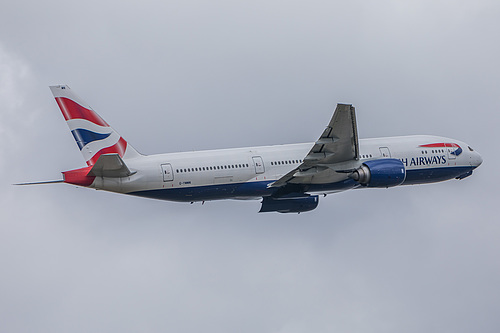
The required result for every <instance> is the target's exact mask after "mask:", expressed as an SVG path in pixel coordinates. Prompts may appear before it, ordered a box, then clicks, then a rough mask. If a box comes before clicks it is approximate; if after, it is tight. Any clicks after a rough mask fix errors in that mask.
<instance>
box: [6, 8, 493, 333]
mask: <svg viewBox="0 0 500 333" xmlns="http://www.w3.org/2000/svg"><path fill="white" fill-rule="evenodd" d="M499 32H500V3H499V2H498V1H493V0H492V1H486V0H475V1H436V0H432V1H430V0H419V1H341V2H340V1H308V2H304V1H259V0H257V1H219V0H216V1H190V0H188V1H175V2H173V1H149V0H146V1H141V2H137V3H136V4H133V3H130V2H123V1H103V0H99V1H94V0H91V1H84V2H82V1H79V2H73V1H52V0H48V1H9V2H4V3H2V5H0V154H1V157H0V173H1V174H2V182H1V183H0V211H1V223H0V267H1V271H0V331H2V332H112V331H113V332H218V333H219V332H249V333H250V332H252V333H255V332H283V333H285V332H286V333H288V332H410V333H413V332H415V333H421V332H453V333H457V332H498V330H499V328H500V317H499V316H498V309H499V308H500V287H499V286H500V262H499V251H500V227H499V224H498V216H497V215H498V204H499V195H498V188H499V185H500V184H499V183H500V181H499V176H498V165H500V158H499V155H498V147H497V144H496V140H497V133H498V126H499V124H500V121H499V120H500V116H499V110H500V97H499V96H500V93H499V88H500V84H499V82H500V69H499V68H500V67H499V66H498V61H499V59H500V46H499V43H498V41H499V39H500V36H499ZM52 84H68V85H70V86H71V88H72V89H73V90H75V91H76V92H77V93H78V94H79V95H80V96H81V97H83V98H84V99H85V100H86V101H87V102H88V103H89V104H90V105H92V107H93V108H94V109H95V110H96V111H97V112H99V113H100V114H101V115H102V116H103V118H104V119H106V121H107V122H108V123H110V124H111V125H112V126H113V127H114V128H115V129H117V130H118V131H119V132H120V134H121V135H122V136H124V137H125V138H126V139H127V140H128V141H129V142H130V143H131V144H132V145H133V146H134V147H135V148H136V149H137V150H138V151H140V152H142V153H144V154H154V153H162V152H175V151H186V150H202V149H215V148H229V147H240V146H254V145H265V144H280V143H296V142H311V141H314V140H316V139H317V138H318V137H319V135H320V134H321V133H322V131H323V129H324V127H325V126H326V124H327V123H328V121H329V119H330V117H331V115H332V113H333V111H334V109H335V105H336V103H338V102H343V103H352V104H354V105H355V107H356V112H357V118H358V119H357V120H358V133H359V135H360V137H361V138H368V137H380V136H394V135H405V134H434V135H442V136H446V137H451V138H456V139H458V140H462V141H465V142H467V143H468V144H469V145H471V146H472V147H474V148H475V149H476V150H478V151H479V152H480V153H481V154H482V156H483V159H484V163H483V165H482V166H481V167H480V168H479V169H477V170H476V171H475V172H474V175H473V176H472V177H469V178H467V179H465V180H463V181H455V180H454V181H448V182H445V183H440V184H432V185H423V186H411V187H399V188H394V189H389V190H382V189H376V190H364V191H362V190H360V191H348V192H345V193H340V194H336V195H330V196H328V197H326V198H321V200H320V205H319V207H318V208H317V209H316V210H315V211H312V212H310V213H304V214H300V215H296V214H292V215H290V214H277V213H276V214H258V213H257V211H258V210H259V208H260V204H259V201H248V202H240V201H217V202H207V203H205V205H203V206H202V205H201V204H194V205H189V204H182V203H171V202H162V201H154V200H149V199H142V198H135V197H127V196H124V195H118V194H113V193H106V192H97V191H94V190H89V189H81V188H76V187H74V186H70V185H65V184H56V185H47V186H35V187H14V186H12V185H11V184H13V183H17V182H23V181H35V180H52V179H60V177H61V174H60V172H61V171H66V170H70V169H75V168H80V167H83V166H84V165H85V163H84V161H83V158H82V156H81V155H80V153H79V151H78V149H77V146H76V144H75V143H74V141H73V138H72V136H71V134H70V132H69V131H68V129H67V126H66V124H65V123H64V119H63V117H62V116H61V114H60V111H59V109H58V108H57V105H56V103H55V102H54V100H53V97H52V95H51V93H50V90H49V89H48V86H49V85H52Z"/></svg>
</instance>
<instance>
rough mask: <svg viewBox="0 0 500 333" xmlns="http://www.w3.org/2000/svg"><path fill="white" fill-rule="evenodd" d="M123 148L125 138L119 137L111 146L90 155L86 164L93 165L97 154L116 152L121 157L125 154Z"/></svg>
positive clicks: (125, 145) (125, 147) (125, 142)
mask: <svg viewBox="0 0 500 333" xmlns="http://www.w3.org/2000/svg"><path fill="white" fill-rule="evenodd" d="M125 150H127V141H125V139H123V138H120V140H118V142H117V143H116V144H114V145H112V146H111V147H106V148H103V149H101V150H99V151H98V152H97V153H95V154H94V156H92V158H91V159H90V160H88V161H87V165H89V166H91V165H94V164H95V162H97V160H98V159H99V156H101V155H103V154H118V155H120V157H123V155H124V154H125Z"/></svg>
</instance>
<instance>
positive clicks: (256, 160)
mask: <svg viewBox="0 0 500 333" xmlns="http://www.w3.org/2000/svg"><path fill="white" fill-rule="evenodd" d="M252 159H253V165H254V166H255V173H256V174H259V173H264V171H266V170H265V169H264V162H262V157H260V156H254V157H252Z"/></svg>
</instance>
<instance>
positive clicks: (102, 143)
mask: <svg viewBox="0 0 500 333" xmlns="http://www.w3.org/2000/svg"><path fill="white" fill-rule="evenodd" d="M50 90H51V91H52V94H53V95H54V97H55V99H56V102H57V104H58V105H59V108H60V109H61V112H62V114H63V116H64V119H65V120H66V123H67V124H68V127H69V129H70V131H71V134H73V137H74V138H75V141H76V143H77V145H78V148H79V149H80V151H81V152H82V155H83V158H84V159H85V161H86V162H87V165H89V166H91V165H94V164H95V163H96V161H97V160H98V159H99V156H101V155H103V154H118V155H120V157H121V158H123V159H127V158H134V157H137V156H140V154H139V153H138V152H137V151H136V150H135V149H134V148H133V147H132V146H131V145H129V144H128V143H127V141H126V140H125V139H124V138H122V137H121V136H120V135H119V134H118V133H117V132H116V131H115V130H114V129H113V128H112V127H111V126H109V125H108V123H107V122H106V121H104V119H102V118H101V117H100V116H99V115H98V114H97V113H96V112H95V111H94V110H92V108H91V107H90V106H89V105H88V104H87V103H86V102H85V101H84V100H82V99H81V98H80V97H78V96H77V95H76V94H75V93H74V92H73V91H72V90H71V89H70V88H69V87H68V86H66V85H58V86H51V87H50Z"/></svg>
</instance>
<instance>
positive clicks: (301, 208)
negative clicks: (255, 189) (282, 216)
mask: <svg viewBox="0 0 500 333" xmlns="http://www.w3.org/2000/svg"><path fill="white" fill-rule="evenodd" d="M318 203H319V198H318V196H317V195H311V196H308V197H291V198H273V197H264V198H263V199H262V207H261V208H260V211H259V213H267V212H279V213H301V212H308V211H310V210H313V209H314V208H316V207H318Z"/></svg>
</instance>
